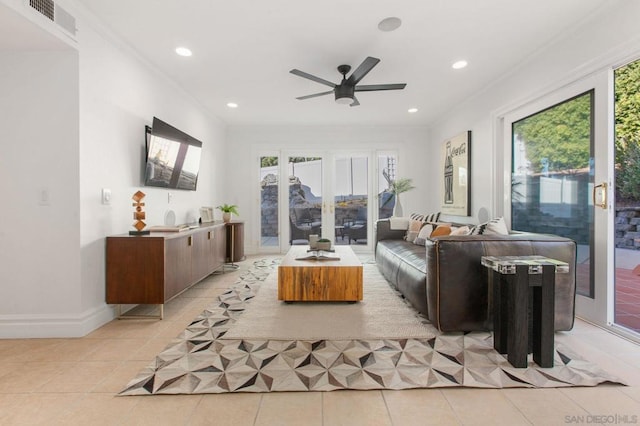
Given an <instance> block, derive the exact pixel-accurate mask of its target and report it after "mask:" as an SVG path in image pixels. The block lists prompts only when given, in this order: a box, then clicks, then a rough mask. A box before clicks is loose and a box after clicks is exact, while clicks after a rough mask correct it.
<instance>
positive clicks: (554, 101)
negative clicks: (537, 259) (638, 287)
mask: <svg viewBox="0 0 640 426" xmlns="http://www.w3.org/2000/svg"><path fill="white" fill-rule="evenodd" d="M610 87H611V82H610V73H609V72H602V73H599V74H596V75H593V76H591V77H589V78H586V79H584V80H581V81H579V82H576V83H574V84H572V85H570V86H567V87H564V88H562V89H560V90H557V91H556V92H554V93H552V94H550V95H547V96H544V97H542V98H539V99H537V100H535V101H532V102H530V103H528V104H527V105H525V106H522V107H520V108H518V109H516V110H513V111H511V112H509V113H508V114H505V115H504V116H503V118H502V129H501V131H502V133H503V140H504V151H503V152H501V154H502V155H501V156H500V157H501V159H502V167H501V170H500V171H499V172H498V174H501V176H497V177H501V178H502V180H501V181H502V182H504V185H502V186H498V189H497V192H498V193H497V194H496V196H497V197H496V199H497V200H502V205H501V206H500V205H498V206H496V207H497V209H496V210H497V211H503V212H504V216H505V218H506V219H507V220H508V221H509V222H510V223H511V227H512V229H514V230H522V231H532V232H541V233H551V234H556V235H561V236H566V237H568V238H571V239H573V240H574V241H576V243H577V246H578V250H577V255H578V258H577V265H576V280H577V296H576V315H577V316H580V317H582V318H584V319H587V320H589V321H591V322H594V323H597V324H600V325H603V326H606V325H607V324H609V323H610V318H609V316H610V310H609V309H608V308H609V306H610V303H611V291H610V286H608V283H610V282H612V276H613V268H612V267H611V265H613V250H612V247H611V241H612V238H611V235H612V226H611V223H612V222H611V220H610V215H611V202H610V199H611V197H607V192H608V191H609V189H610V188H611V183H612V172H613V166H612V164H613V161H612V143H611V141H612V131H613V130H612V129H613V126H612V117H613V115H612V102H611V99H612V98H611V96H610Z"/></svg>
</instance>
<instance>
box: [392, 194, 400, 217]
mask: <svg viewBox="0 0 640 426" xmlns="http://www.w3.org/2000/svg"><path fill="white" fill-rule="evenodd" d="M393 216H395V217H402V204H400V194H396V203H395V204H394V206H393Z"/></svg>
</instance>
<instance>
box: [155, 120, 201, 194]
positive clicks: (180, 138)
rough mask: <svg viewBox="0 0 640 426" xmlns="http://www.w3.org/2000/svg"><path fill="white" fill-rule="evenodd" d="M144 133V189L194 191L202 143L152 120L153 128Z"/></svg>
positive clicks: (162, 122)
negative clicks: (145, 159)
mask: <svg viewBox="0 0 640 426" xmlns="http://www.w3.org/2000/svg"><path fill="white" fill-rule="evenodd" d="M145 130H146V131H145V134H146V139H147V161H146V170H145V176H144V184H145V186H158V187H162V188H171V189H186V190H190V191H195V190H196V186H197V184H198V172H199V171H200V155H201V151H202V142H200V141H199V140H197V139H196V138H193V137H191V136H189V135H188V134H186V133H184V132H182V131H180V130H178V129H176V128H175V127H173V126H171V125H169V124H167V123H165V122H164V121H162V120H160V119H158V118H156V117H153V126H152V127H148V126H147V127H146V129H145Z"/></svg>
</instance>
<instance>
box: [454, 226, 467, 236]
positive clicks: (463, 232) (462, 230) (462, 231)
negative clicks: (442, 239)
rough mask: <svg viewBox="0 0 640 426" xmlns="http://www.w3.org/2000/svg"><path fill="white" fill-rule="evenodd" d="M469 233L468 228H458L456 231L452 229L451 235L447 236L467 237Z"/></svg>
mask: <svg viewBox="0 0 640 426" xmlns="http://www.w3.org/2000/svg"><path fill="white" fill-rule="evenodd" d="M469 232H471V229H469V227H468V226H466V225H465V226H460V227H459V228H456V229H452V230H451V234H449V235H469Z"/></svg>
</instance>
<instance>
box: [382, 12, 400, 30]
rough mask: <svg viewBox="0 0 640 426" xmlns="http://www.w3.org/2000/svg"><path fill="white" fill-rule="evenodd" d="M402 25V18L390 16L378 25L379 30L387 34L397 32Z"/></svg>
mask: <svg viewBox="0 0 640 426" xmlns="http://www.w3.org/2000/svg"><path fill="white" fill-rule="evenodd" d="M400 25H402V21H401V20H400V18H396V17H393V16H390V17H388V18H384V19H383V20H382V21H380V22H379V23H378V29H379V30H380V31H385V32H389V31H395V30H397V29H398V28H400Z"/></svg>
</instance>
